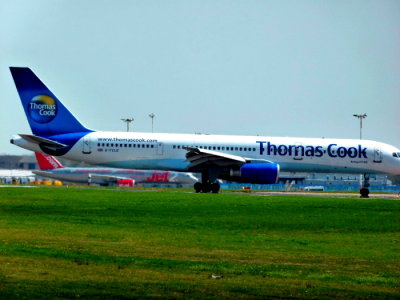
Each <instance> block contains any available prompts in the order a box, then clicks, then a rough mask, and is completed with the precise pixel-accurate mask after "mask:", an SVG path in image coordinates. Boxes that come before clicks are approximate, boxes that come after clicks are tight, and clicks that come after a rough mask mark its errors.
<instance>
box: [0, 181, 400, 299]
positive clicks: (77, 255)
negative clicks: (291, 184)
mask: <svg viewBox="0 0 400 300" xmlns="http://www.w3.org/2000/svg"><path fill="white" fill-rule="evenodd" d="M212 275H216V276H223V277H222V278H217V279H215V278H212V277H216V276H212ZM269 297H271V298H272V297H273V298H307V299H310V298H316V299H324V298H325V299H327V298H338V297H342V298H353V299H365V298H369V299H385V298H386V299H390V298H392V299H395V298H397V299H398V298H400V201H396V200H385V199H358V198H356V197H354V198H332V197H331V198H329V197H315V196H314V197H307V196H293V195H288V196H268V197H261V196H255V195H252V194H232V193H221V194H217V195H215V194H193V193H182V192H145V191H141V192H132V191H129V190H122V191H116V190H107V189H78V188H16V187H14V188H0V298H2V299H5V298H12V299H15V298H20V299H21V298H22V299H23V298H25V299H32V298H119V299H123V298H129V299H132V298H163V299H164V298H173V299H176V298H194V299H204V298H214V299H224V298H235V299H249V298H257V299H259V298H269Z"/></svg>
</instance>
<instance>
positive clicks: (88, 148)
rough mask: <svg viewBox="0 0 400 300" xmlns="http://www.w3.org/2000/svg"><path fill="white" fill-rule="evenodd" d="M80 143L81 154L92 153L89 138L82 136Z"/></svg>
mask: <svg viewBox="0 0 400 300" xmlns="http://www.w3.org/2000/svg"><path fill="white" fill-rule="evenodd" d="M82 142H83V148H82V153H83V154H90V153H92V145H91V143H90V139H89V137H88V136H84V137H83V140H82Z"/></svg>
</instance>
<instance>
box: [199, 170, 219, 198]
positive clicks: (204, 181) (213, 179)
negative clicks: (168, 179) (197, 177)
mask: <svg viewBox="0 0 400 300" xmlns="http://www.w3.org/2000/svg"><path fill="white" fill-rule="evenodd" d="M211 174H212V173H211ZM212 175H213V176H210V173H208V172H204V173H202V174H201V182H196V183H195V184H194V190H195V191H196V193H209V192H212V193H214V194H217V193H218V192H219V190H220V188H221V186H220V184H219V183H218V182H217V176H216V175H215V174H212Z"/></svg>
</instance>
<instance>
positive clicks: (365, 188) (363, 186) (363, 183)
mask: <svg viewBox="0 0 400 300" xmlns="http://www.w3.org/2000/svg"><path fill="white" fill-rule="evenodd" d="M353 117H356V118H359V119H360V140H362V121H363V119H365V118H366V117H367V114H359V115H357V114H354V115H353ZM368 187H369V177H368V175H367V174H364V180H363V175H362V174H360V194H361V196H360V197H361V198H368V193H369V191H368ZM363 191H364V192H363ZM365 191H367V194H366V195H365Z"/></svg>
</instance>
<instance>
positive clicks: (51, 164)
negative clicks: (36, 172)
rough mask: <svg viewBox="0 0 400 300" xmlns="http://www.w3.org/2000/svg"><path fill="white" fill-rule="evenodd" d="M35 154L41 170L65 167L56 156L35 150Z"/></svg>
mask: <svg viewBox="0 0 400 300" xmlns="http://www.w3.org/2000/svg"><path fill="white" fill-rule="evenodd" d="M35 155H36V160H37V162H38V164H39V168H40V170H53V169H61V168H64V166H63V165H62V164H61V163H60V162H59V161H58V160H57V159H56V158H55V157H54V156H51V155H47V154H42V153H37V152H35Z"/></svg>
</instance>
